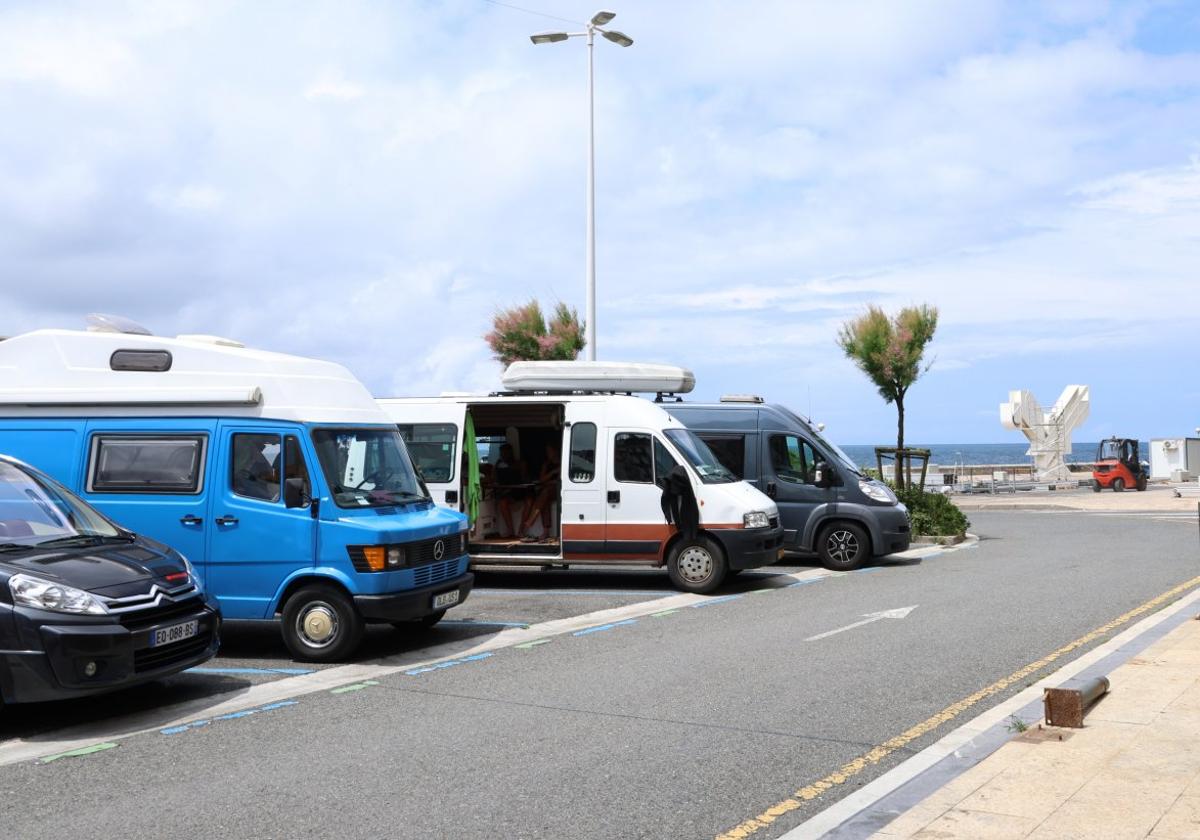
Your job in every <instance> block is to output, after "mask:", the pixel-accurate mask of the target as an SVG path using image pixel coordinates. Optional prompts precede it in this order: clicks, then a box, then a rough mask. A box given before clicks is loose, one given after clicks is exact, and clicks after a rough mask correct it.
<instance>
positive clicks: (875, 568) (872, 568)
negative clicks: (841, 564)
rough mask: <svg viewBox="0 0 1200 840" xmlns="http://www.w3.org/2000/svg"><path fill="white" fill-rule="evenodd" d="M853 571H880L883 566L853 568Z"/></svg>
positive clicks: (860, 572)
mask: <svg viewBox="0 0 1200 840" xmlns="http://www.w3.org/2000/svg"><path fill="white" fill-rule="evenodd" d="M854 571H855V572H856V573H857V574H860V575H861V574H864V573H865V572H882V571H883V568H882V567H881V566H867V567H866V568H865V569H855V570H854Z"/></svg>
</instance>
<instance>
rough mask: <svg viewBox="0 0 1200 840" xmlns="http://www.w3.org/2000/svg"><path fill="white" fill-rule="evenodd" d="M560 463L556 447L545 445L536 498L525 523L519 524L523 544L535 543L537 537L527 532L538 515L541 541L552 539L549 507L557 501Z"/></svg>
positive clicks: (560, 458)
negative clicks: (540, 525)
mask: <svg viewBox="0 0 1200 840" xmlns="http://www.w3.org/2000/svg"><path fill="white" fill-rule="evenodd" d="M561 461H562V457H561V455H560V453H559V451H558V447H557V446H555V445H554V444H553V443H547V444H546V459H545V460H544V461H542V469H541V470H540V471H539V473H538V480H537V496H535V497H534V500H533V504H532V505H530V506H529V513H527V514H525V521H524V522H523V523H522V524H521V532H522V533H523V534H524V535H525V536H523V537H522V538H521V539H522V540H523V541H524V542H537V537H535V536H533V534H531V533H529V530H530V529H531V528H532V527H533V523H534V522H536V521H537V518H538V515H539V514H540V515H541V517H542V539H543V540H551V539H553V535H551V533H550V506H551V505H552V504H554V503H555V502H557V501H558V499H559V490H560V486H561V485H560V483H559V474H560V472H561V471H562V465H561Z"/></svg>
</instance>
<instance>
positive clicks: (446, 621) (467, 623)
mask: <svg viewBox="0 0 1200 840" xmlns="http://www.w3.org/2000/svg"><path fill="white" fill-rule="evenodd" d="M438 624H440V625H442V626H443V627H446V626H449V627H528V626H529V622H527V621H477V620H475V619H473V618H443V619H442V620H441V621H439V622H438Z"/></svg>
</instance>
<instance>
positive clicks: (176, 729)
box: [158, 700, 300, 735]
mask: <svg viewBox="0 0 1200 840" xmlns="http://www.w3.org/2000/svg"><path fill="white" fill-rule="evenodd" d="M298 705H300V701H299V700H280V701H279V702H277V703H268V704H267V705H265V706H259V707H258V708H257V709H245V710H243V711H240V712H230V713H229V714H227V715H218V716H217V717H215V718H212V720H194V721H192V722H191V723H184V724H181V725H180V726H168V727H167V728H166V729H160V730H158V731H159V732H160V733H161V734H163V735H178V734H179V733H180V732H187V731H188V730H189V729H200V728H201V727H204V726H208V725H210V724H211V723H212V722H213V721H214V720H237V719H238V718H244V717H250V715H254V714H258V713H259V712H271V711H274V710H275V709H282V708H284V707H285V706H298Z"/></svg>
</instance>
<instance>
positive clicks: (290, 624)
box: [280, 584, 363, 662]
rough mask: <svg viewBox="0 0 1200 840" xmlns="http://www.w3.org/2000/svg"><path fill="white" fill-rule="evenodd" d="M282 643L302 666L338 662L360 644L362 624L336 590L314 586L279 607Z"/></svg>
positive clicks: (344, 596)
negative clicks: (280, 611)
mask: <svg viewBox="0 0 1200 840" xmlns="http://www.w3.org/2000/svg"><path fill="white" fill-rule="evenodd" d="M280 629H281V631H282V633H283V643H284V644H285V645H287V648H288V650H289V651H291V653H292V656H294V657H296V659H299V660H301V661H303V662H338V661H340V660H342V659H345V658H346V657H348V656H349V655H350V654H352V653H353V652H354V651H355V649H356V648H357V647H358V643H359V642H360V641H362V635H363V620H362V616H360V615H359V614H358V610H356V609H355V608H354V604H353V603H352V602H351V601H350V599H349V598H348V597H346V595H345V594H344V593H343V592H342V591H341V590H339V589H336V588H334V587H332V586H323V585H321V584H316V585H313V586H305V587H304V588H302V589H299V590H297V591H296V592H295V593H294V594H293V595H292V597H290V598H288V599H287V603H286V604H284V605H283V620H282V622H281V623H280Z"/></svg>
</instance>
